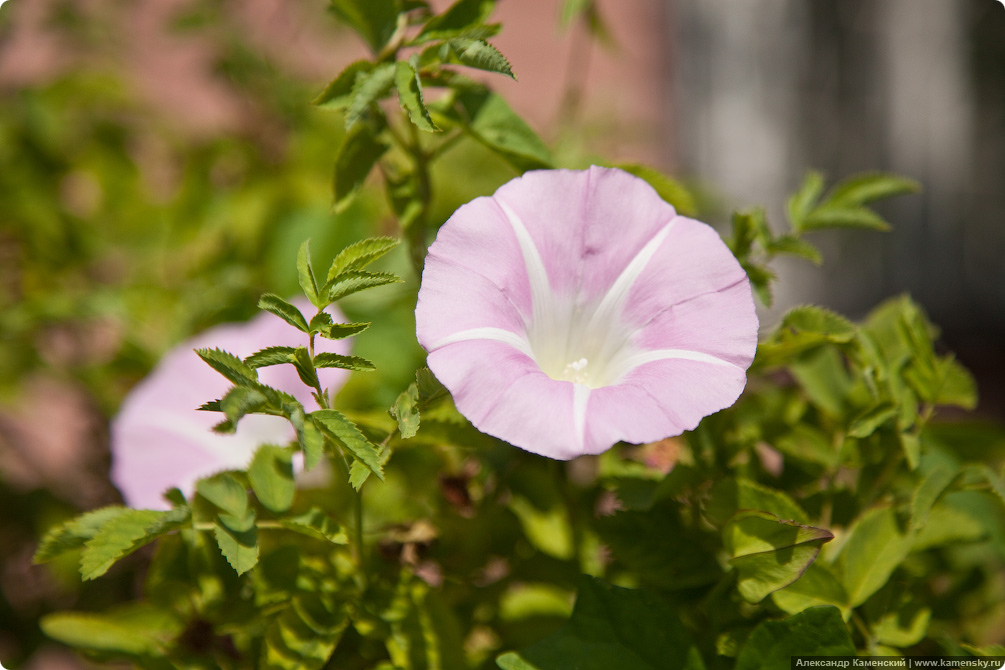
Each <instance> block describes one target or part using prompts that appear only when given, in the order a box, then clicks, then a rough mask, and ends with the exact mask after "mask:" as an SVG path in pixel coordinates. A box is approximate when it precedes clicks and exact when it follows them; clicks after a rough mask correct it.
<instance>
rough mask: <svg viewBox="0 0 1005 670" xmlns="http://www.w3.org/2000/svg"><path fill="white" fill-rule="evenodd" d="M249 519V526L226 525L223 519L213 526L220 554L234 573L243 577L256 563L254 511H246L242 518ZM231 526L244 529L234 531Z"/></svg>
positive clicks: (256, 546)
mask: <svg viewBox="0 0 1005 670" xmlns="http://www.w3.org/2000/svg"><path fill="white" fill-rule="evenodd" d="M247 517H250V518H251V524H250V526H249V524H247V523H246V522H245V523H241V524H234V523H230V524H228V523H226V522H225V521H224V519H223V518H220V519H217V521H216V522H215V523H214V524H213V537H215V538H216V544H217V546H218V547H220V553H221V554H223V557H224V558H225V559H227V562H228V563H230V567H232V568H234V572H236V573H237V574H239V575H243V574H244V573H245V572H247V571H248V570H251V569H252V568H253V567H255V565H257V563H258V531H257V530H256V529H255V525H254V510H252V509H248V510H247V512H246V513H245V515H244V517H243V518H242V519H241V520H242V521H244V519H246V518H247ZM231 526H244V527H245V528H246V529H242V530H235V529H234V528H231Z"/></svg>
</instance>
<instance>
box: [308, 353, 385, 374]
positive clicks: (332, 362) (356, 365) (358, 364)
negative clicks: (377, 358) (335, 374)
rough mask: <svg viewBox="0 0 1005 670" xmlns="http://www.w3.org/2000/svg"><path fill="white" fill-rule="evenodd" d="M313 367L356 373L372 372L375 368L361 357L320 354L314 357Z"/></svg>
mask: <svg viewBox="0 0 1005 670" xmlns="http://www.w3.org/2000/svg"><path fill="white" fill-rule="evenodd" d="M314 366H315V367H319V368H341V369H342V370H355V371H357V372H372V371H373V370H376V369H377V367H376V366H375V365H374V364H373V363H371V362H370V361H368V360H366V359H365V358H363V357H362V356H342V355H341V354H329V353H321V354H317V355H316V356H314Z"/></svg>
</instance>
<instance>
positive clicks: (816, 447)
mask: <svg viewBox="0 0 1005 670" xmlns="http://www.w3.org/2000/svg"><path fill="white" fill-rule="evenodd" d="M772 446H774V447H775V448H776V449H778V451H780V452H782V453H783V454H785V455H786V456H791V457H792V458H796V459H799V460H801V461H805V462H807V463H816V464H818V465H822V466H824V467H826V468H833V467H834V466H836V465H837V464H838V460H839V456H840V453H839V451H838V447H837V446H836V445H835V444H834V439H833V437H832V436H831V435H830V433H827V432H824V431H822V430H820V429H819V428H816V427H814V426H812V425H809V424H807V423H802V422H801V423H797V424H796V425H794V426H793V427H792V430H790V431H788V432H786V433H783V434H782V435H781V436H780V437H779V438H777V439H776V440H775V441H774V442H772Z"/></svg>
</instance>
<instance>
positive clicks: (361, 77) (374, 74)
mask: <svg viewBox="0 0 1005 670" xmlns="http://www.w3.org/2000/svg"><path fill="white" fill-rule="evenodd" d="M395 72H396V68H395V65H394V63H383V64H381V65H378V66H377V67H375V68H374V69H373V70H371V71H370V72H361V73H359V74H358V75H356V83H355V84H354V85H353V87H352V93H351V100H350V102H349V107H348V109H346V111H345V129H346V130H352V129H353V128H354V127H355V126H356V125H357V124H358V123H359V122H360V121H361V120H362V119H363V117H364V116H365V115H366V114H367V113H368V112H370V111H371V110H372V109H373V108H374V106H375V105H376V104H377V103H378V102H379V101H380V100H382V99H383V98H386V97H387V96H388V95H390V93H391V89H393V88H394V74H395ZM346 141H348V138H346Z"/></svg>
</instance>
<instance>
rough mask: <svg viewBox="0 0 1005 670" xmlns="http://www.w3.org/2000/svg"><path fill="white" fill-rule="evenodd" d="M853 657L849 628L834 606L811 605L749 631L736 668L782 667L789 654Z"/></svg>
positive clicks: (768, 669)
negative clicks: (785, 617)
mask: <svg viewBox="0 0 1005 670" xmlns="http://www.w3.org/2000/svg"><path fill="white" fill-rule="evenodd" d="M796 655H807V656H854V655H855V646H854V645H853V644H852V640H851V636H850V635H849V634H848V628H847V627H846V626H845V625H844V622H843V621H842V620H841V615H840V613H839V612H838V610H837V609H836V608H834V607H813V608H810V609H807V610H806V611H804V612H801V613H799V614H796V615H793V616H791V617H789V618H788V619H785V620H784V621H765V622H764V623H762V624H761V625H759V626H758V627H757V628H755V629H754V631H753V632H752V633H751V634H750V637H749V638H748V639H747V643H746V644H745V645H744V647H743V651H742V652H740V655H739V656H738V657H737V659H736V668H737V670H784V669H785V668H789V667H790V664H791V662H792V661H791V658H792V656H796Z"/></svg>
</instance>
